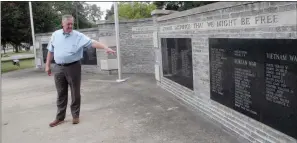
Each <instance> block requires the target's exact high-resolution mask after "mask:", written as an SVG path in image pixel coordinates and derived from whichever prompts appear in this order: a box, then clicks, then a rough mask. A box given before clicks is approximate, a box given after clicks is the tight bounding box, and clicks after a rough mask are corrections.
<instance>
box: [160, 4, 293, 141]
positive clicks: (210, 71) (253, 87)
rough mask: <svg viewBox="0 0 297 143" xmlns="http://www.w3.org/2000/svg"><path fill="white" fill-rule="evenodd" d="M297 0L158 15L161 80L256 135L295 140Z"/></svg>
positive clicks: (229, 125)
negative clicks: (191, 84)
mask: <svg viewBox="0 0 297 143" xmlns="http://www.w3.org/2000/svg"><path fill="white" fill-rule="evenodd" d="M296 7H297V2H218V3H214V4H210V5H206V6H202V7H199V8H195V9H191V10H187V11H183V12H176V13H173V14H170V15H166V16H161V17H158V18H157V23H158V27H159V30H158V39H159V41H160V43H159V46H160V51H161V53H162V58H161V59H162V62H161V63H162V68H161V69H162V72H161V73H162V77H161V81H160V83H158V84H159V85H160V86H161V87H163V88H164V89H166V90H167V91H169V92H171V93H173V94H174V95H175V96H176V97H177V98H179V99H180V100H182V101H184V102H185V103H187V104H189V105H190V106H193V107H194V108H195V109H197V110H198V111H199V112H200V113H203V114H205V115H207V116H208V117H210V118H212V119H213V121H215V122H217V123H219V124H221V125H223V127H224V128H226V129H228V130H230V131H234V132H235V133H237V134H238V135H240V136H241V137H244V138H246V139H248V140H249V141H250V142H286V143H287V142H294V143H296V141H297V140H296V139H297V122H296V121H297V110H296V109H297V97H296V95H297V84H296V83H297V40H296V39H297V11H296ZM181 39H185V40H184V42H180V40H181ZM181 43H183V44H181ZM185 45H189V46H185ZM185 47H188V48H189V50H188V51H187V52H184V51H183V50H185ZM181 49H183V50H181ZM186 49H187V48H186ZM190 53H191V56H190ZM185 55H187V56H185ZM185 57H187V58H185ZM189 59H191V62H192V63H189ZM186 63H188V64H186ZM189 70H192V72H188V71H189ZM185 73H188V74H189V73H191V74H192V78H189V77H190V76H185V75H187V74H185ZM191 79H192V80H191ZM191 82H193V88H189V83H191ZM186 83H187V84H186Z"/></svg>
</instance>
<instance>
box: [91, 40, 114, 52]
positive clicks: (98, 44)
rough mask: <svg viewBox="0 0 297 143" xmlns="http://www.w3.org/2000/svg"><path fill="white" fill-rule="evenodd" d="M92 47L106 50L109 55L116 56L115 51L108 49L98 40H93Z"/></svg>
mask: <svg viewBox="0 0 297 143" xmlns="http://www.w3.org/2000/svg"><path fill="white" fill-rule="evenodd" d="M91 47H93V48H96V49H104V50H106V52H107V53H108V54H114V53H115V51H114V50H112V49H110V48H108V47H107V46H106V45H104V44H102V43H100V42H98V41H96V40H92V43H91Z"/></svg>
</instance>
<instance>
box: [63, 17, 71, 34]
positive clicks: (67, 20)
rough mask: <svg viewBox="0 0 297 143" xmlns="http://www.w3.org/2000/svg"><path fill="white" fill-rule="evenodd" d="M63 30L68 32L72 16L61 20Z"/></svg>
mask: <svg viewBox="0 0 297 143" xmlns="http://www.w3.org/2000/svg"><path fill="white" fill-rule="evenodd" d="M62 26H63V30H64V32H66V33H70V32H71V31H72V27H73V18H68V19H66V20H64V21H63V22H62Z"/></svg>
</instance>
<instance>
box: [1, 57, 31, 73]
mask: <svg viewBox="0 0 297 143" xmlns="http://www.w3.org/2000/svg"><path fill="white" fill-rule="evenodd" d="M33 67H34V58H32V59H24V60H20V67H18V66H16V65H13V64H12V61H5V62H1V72H2V73H6V72H10V71H15V70H20V69H27V68H33Z"/></svg>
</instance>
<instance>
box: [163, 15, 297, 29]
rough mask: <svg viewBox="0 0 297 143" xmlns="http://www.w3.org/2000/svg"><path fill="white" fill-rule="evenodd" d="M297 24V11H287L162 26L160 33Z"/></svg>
mask: <svg viewBox="0 0 297 143" xmlns="http://www.w3.org/2000/svg"><path fill="white" fill-rule="evenodd" d="M296 24H297V14H296V11H295V10H294V11H287V12H281V13H273V14H265V15H257V16H248V17H238V18H229V19H221V20H212V21H202V22H195V23H185V24H177V25H169V26H162V27H161V28H160V32H174V31H187V30H212V29H213V30H215V29H228V28H244V27H255V26H270V25H272V26H274V25H275V26H277V25H281V26H286V25H287V26H290V25H296Z"/></svg>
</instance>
